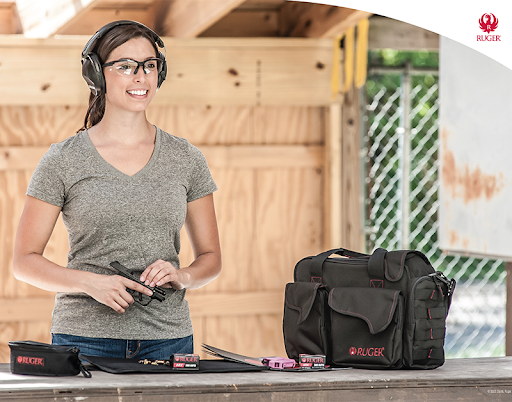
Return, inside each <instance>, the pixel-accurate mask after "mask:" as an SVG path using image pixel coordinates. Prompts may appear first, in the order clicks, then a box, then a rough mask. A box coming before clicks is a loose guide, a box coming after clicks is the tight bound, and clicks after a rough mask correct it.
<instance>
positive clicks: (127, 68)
mask: <svg viewBox="0 0 512 402" xmlns="http://www.w3.org/2000/svg"><path fill="white" fill-rule="evenodd" d="M162 66H163V62H162V59H158V58H156V57H155V58H154V59H148V60H144V61H136V60H132V59H120V60H115V61H109V62H108V63H105V64H103V66H102V67H111V70H112V71H115V72H116V73H117V74H119V75H130V74H137V73H138V72H139V67H142V69H143V71H144V74H152V73H159V72H160V71H162Z"/></svg>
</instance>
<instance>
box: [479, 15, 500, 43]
mask: <svg viewBox="0 0 512 402" xmlns="http://www.w3.org/2000/svg"><path fill="white" fill-rule="evenodd" d="M478 24H479V26H480V29H481V30H482V31H484V32H485V33H488V34H489V33H491V32H494V31H495V30H496V28H498V19H497V18H496V16H495V15H494V14H491V13H489V14H484V15H482V16H481V17H480V19H479V20H478ZM476 41H477V42H501V35H477V36H476Z"/></svg>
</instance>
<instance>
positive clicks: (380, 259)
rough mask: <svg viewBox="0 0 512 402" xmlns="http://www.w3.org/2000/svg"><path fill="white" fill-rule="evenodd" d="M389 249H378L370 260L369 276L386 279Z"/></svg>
mask: <svg viewBox="0 0 512 402" xmlns="http://www.w3.org/2000/svg"><path fill="white" fill-rule="evenodd" d="M387 253H388V252H387V250H384V249H383V248H378V249H376V250H375V251H374V252H373V254H372V255H371V256H370V261H368V276H369V277H370V279H380V280H384V275H385V264H386V254H387Z"/></svg>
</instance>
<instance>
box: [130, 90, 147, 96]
mask: <svg viewBox="0 0 512 402" xmlns="http://www.w3.org/2000/svg"><path fill="white" fill-rule="evenodd" d="M147 92H148V91H146V90H139V91H128V93H129V94H132V95H146V93H147Z"/></svg>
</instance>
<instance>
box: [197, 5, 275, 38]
mask: <svg viewBox="0 0 512 402" xmlns="http://www.w3.org/2000/svg"><path fill="white" fill-rule="evenodd" d="M200 36H201V37H203V38H206V37H217V38H222V37H224V38H233V37H244V38H262V37H276V36H279V12H278V11H277V10H269V11H267V10H263V11H259V10H258V11H254V10H234V11H233V12H231V13H230V14H228V15H226V16H225V17H224V18H222V19H221V20H220V21H219V22H217V23H216V24H215V25H213V26H212V27H210V28H208V29H207V30H205V31H204V32H203V33H202V34H201V35H200Z"/></svg>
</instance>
